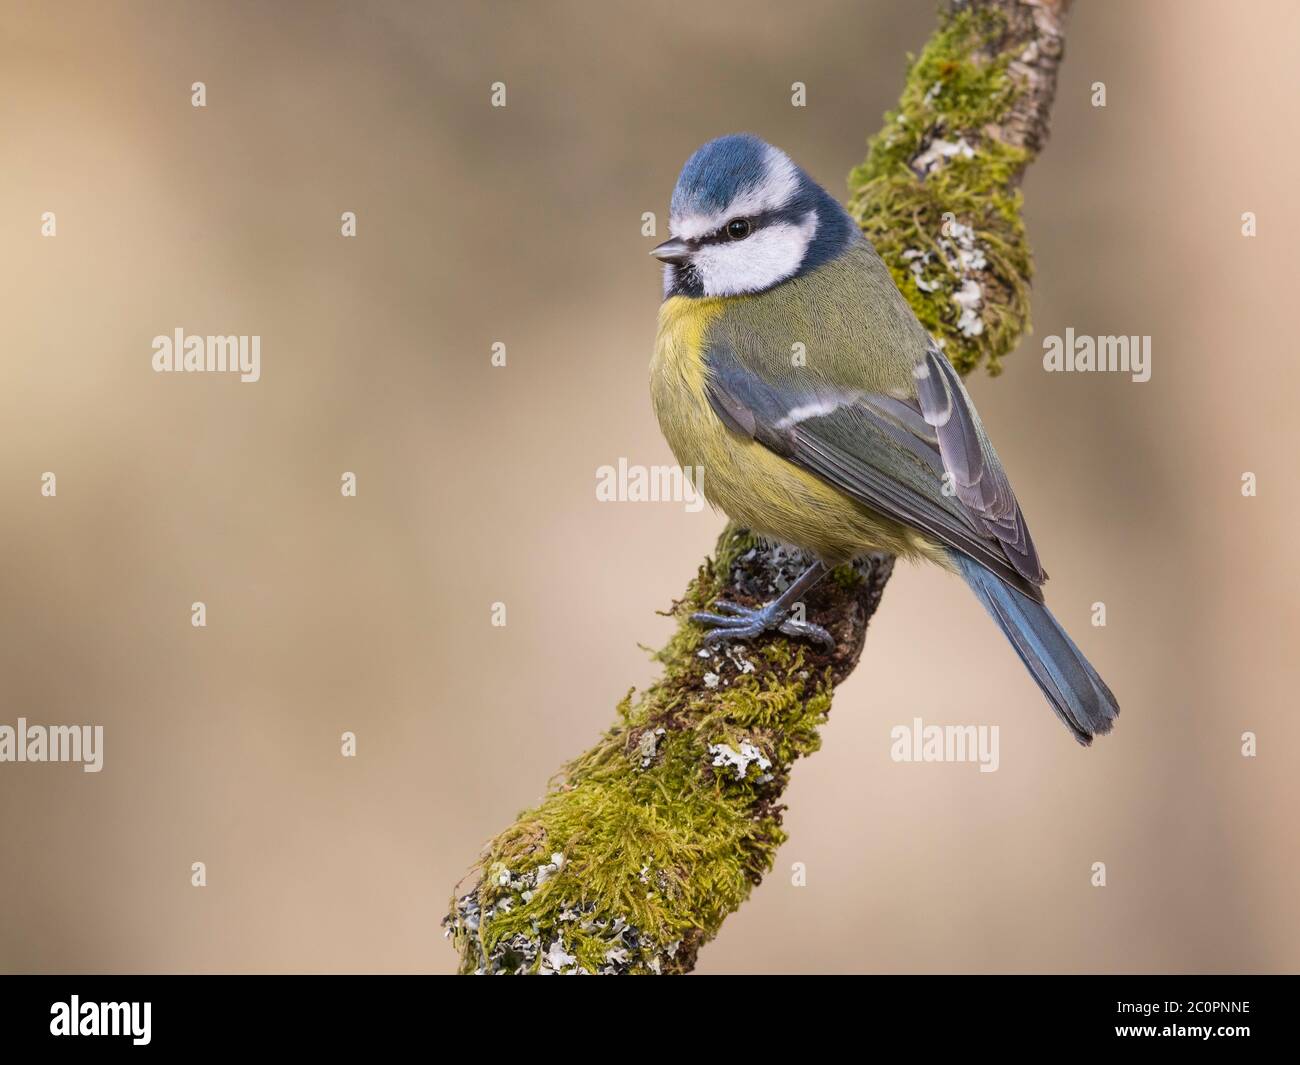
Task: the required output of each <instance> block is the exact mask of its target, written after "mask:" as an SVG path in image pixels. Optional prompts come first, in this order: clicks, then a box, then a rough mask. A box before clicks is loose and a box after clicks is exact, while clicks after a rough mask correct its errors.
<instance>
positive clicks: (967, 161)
mask: <svg viewBox="0 0 1300 1065" xmlns="http://www.w3.org/2000/svg"><path fill="white" fill-rule="evenodd" d="M1004 29H1005V25H1004V21H1003V16H1002V15H1001V14H1000V13H999V12H997V11H995V10H986V9H980V10H978V11H971V10H964V11H961V12H959V13H957V14H954V15H950V16H948V17H947V18H946V20H945V22H944V24H943V25H942V26H941V28H940V29H939V31H938V32H937V33H936V34H935V35H934V36H933V37H932V38H931V39H930V40H929V41H928V42H927V44H926V46H925V48H924V50H923V51H922V52H921V54H920V55H919V56H916V57H913V58H911V66H910V69H909V71H908V75H907V82H906V86H905V88H904V90H903V94H902V96H901V97H900V99H899V102H898V107H897V109H896V110H894V111H890V112H889V113H888V114H886V116H885V128H884V129H883V130H882V131H881V132H880V133H878V134H877V135H876V136H875V137H873V138H872V139H871V141H870V142H869V145H868V154H867V159H866V161H865V162H864V163H863V164H862V165H861V166H859V167H857V168H855V169H854V170H853V172H852V174H850V176H849V193H850V196H849V204H848V206H849V211H850V213H851V214H852V215H853V217H854V218H855V219H856V220H857V222H858V224H859V225H860V226H861V227H862V230H863V232H864V233H865V234H866V235H867V237H868V238H870V240H871V241H872V243H873V244H874V245H875V246H876V250H877V251H879V252H880V254H881V257H882V258H883V259H884V260H885V262H886V263H887V264H888V265H889V268H890V270H891V271H892V272H893V275H894V280H895V281H896V282H897V284H898V286H899V288H900V289H901V290H902V291H903V293H904V295H906V296H907V298H908V300H909V301H910V302H911V304H912V307H913V309H914V310H915V311H916V314H917V317H918V318H919V319H920V320H921V322H922V324H923V325H925V326H926V327H927V328H928V329H929V330H930V332H931V333H932V334H933V335H934V336H935V337H936V338H938V339H939V340H941V341H942V342H943V345H944V350H945V352H946V353H947V355H948V357H949V358H950V359H951V360H952V362H953V365H954V366H956V367H957V369H958V371H960V372H961V373H967V372H969V371H970V370H972V369H974V368H975V367H976V366H979V365H981V364H982V365H984V366H985V367H987V369H988V371H989V372H990V373H991V374H996V373H998V372H999V370H1000V369H1001V360H1002V357H1003V356H1004V355H1006V354H1007V353H1008V352H1010V350H1011V348H1012V347H1013V346H1014V345H1015V343H1016V340H1017V339H1018V338H1019V336H1020V334H1021V333H1022V332H1023V331H1025V330H1026V329H1027V328H1028V322H1029V300H1028V281H1029V278H1030V276H1031V273H1032V269H1033V267H1032V262H1031V260H1030V254H1029V246H1028V243H1027V240H1026V237H1025V230H1024V225H1023V223H1022V221H1021V218H1020V207H1021V197H1020V193H1019V191H1018V189H1017V188H1016V180H1017V178H1018V175H1019V174H1020V172H1021V171H1022V170H1023V169H1024V167H1025V165H1026V164H1027V163H1028V162H1029V153H1028V152H1026V151H1025V150H1024V149H1021V148H1017V147H1013V146H1011V145H1008V144H1004V143H1003V142H1001V141H999V140H997V139H996V138H994V137H991V136H989V135H987V133H986V132H985V130H986V127H988V126H990V124H998V123H1001V122H1003V121H1004V120H1005V119H1006V117H1007V115H1008V114H1009V113H1010V110H1011V108H1012V106H1013V104H1014V103H1015V101H1016V98H1017V96H1018V93H1019V87H1018V86H1017V85H1016V83H1015V82H1014V80H1013V79H1012V78H1011V77H1010V76H1009V75H1008V73H1007V66H1008V63H1009V62H1010V60H1011V59H1012V58H1013V56H1012V55H1011V53H1009V52H1004V53H998V52H997V50H996V48H997V42H998V41H999V40H1000V38H1001V34H1002V32H1003V31H1004ZM940 140H942V141H945V142H947V143H948V144H952V145H955V144H959V143H964V144H965V145H966V147H967V148H968V149H969V150H970V153H971V154H970V155H969V156H967V155H966V154H965V152H957V153H955V154H951V155H948V156H946V157H943V156H942V155H940V156H938V157H936V156H935V153H934V146H935V144H936V142H937V141H940ZM927 153H929V154H928V158H927ZM922 169H924V171H925V172H924V173H921V172H919V170H922ZM946 215H947V216H950V217H951V218H952V219H955V221H956V222H957V223H959V224H960V225H961V226H966V227H969V228H970V229H971V231H972V235H973V242H972V243H973V245H974V247H975V248H976V249H977V250H978V252H979V253H980V254H981V255H982V256H983V258H984V260H985V265H984V266H982V267H980V268H977V269H969V268H966V267H964V266H962V265H961V264H960V263H954V261H953V260H954V256H953V243H954V242H953V241H952V240H949V239H945V238H946V236H950V235H951V230H950V229H949V230H947V231H946V230H945V216H946ZM918 252H919V253H922V254H924V253H929V254H930V258H929V261H928V262H926V264H925V270H924V273H923V279H924V284H925V285H926V286H927V287H928V286H934V287H933V289H932V291H925V290H924V288H923V287H921V286H919V285H918V284H917V275H916V274H915V273H914V272H913V270H912V262H913V261H915V253H918ZM909 254H910V255H911V256H912V257H911V258H908V257H907V256H908V255H909ZM968 279H969V280H974V281H975V282H976V283H977V284H978V285H979V288H980V292H981V295H982V303H981V305H980V307H979V308H978V311H977V314H978V317H979V320H980V323H981V324H982V332H980V333H978V335H971V330H970V329H969V328H967V329H966V330H963V328H962V327H961V326H960V325H959V321H960V314H961V308H960V307H959V306H958V305H957V304H956V303H955V302H954V300H953V296H954V294H955V293H957V292H959V291H960V290H961V289H962V286H963V284H964V283H965V282H966V281H967V280H968Z"/></svg>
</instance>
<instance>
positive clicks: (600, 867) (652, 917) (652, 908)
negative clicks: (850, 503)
mask: <svg viewBox="0 0 1300 1065" xmlns="http://www.w3.org/2000/svg"><path fill="white" fill-rule="evenodd" d="M807 563H808V559H806V558H805V557H804V556H802V555H801V554H799V553H798V552H794V551H791V550H789V549H788V548H782V547H779V546H771V545H767V544H763V543H761V542H760V541H758V540H756V539H755V538H753V537H752V536H750V535H748V534H746V533H744V532H742V531H740V530H738V529H736V528H735V527H734V526H728V527H727V529H726V530H725V531H724V532H723V534H722V537H721V538H720V539H719V541H718V546H717V551H716V553H715V556H714V558H713V559H712V560H710V561H707V562H706V563H705V564H704V566H702V567H701V569H700V572H699V574H698V575H697V577H696V579H695V580H694V581H693V582H691V585H690V587H689V589H688V590H687V594H686V597H685V598H684V599H683V600H682V601H680V602H678V603H675V604H674V605H673V609H672V615H673V616H674V617H675V618H676V619H677V623H678V627H677V631H676V633H675V634H674V635H673V637H672V639H671V640H670V641H669V643H668V645H667V646H666V647H665V648H664V649H663V650H662V651H660V652H659V653H658V655H657V656H656V657H657V658H658V660H659V661H660V662H661V663H662V665H663V675H662V676H661V677H660V679H659V680H658V681H657V682H656V683H655V684H654V685H653V686H651V687H650V688H649V689H648V690H647V691H645V692H643V693H641V694H640V695H639V696H636V697H635V698H634V697H633V693H630V692H629V693H628V695H627V696H626V697H625V698H624V699H623V701H622V702H621V703H620V704H619V707H618V714H619V717H618V721H617V722H616V723H615V724H614V726H613V727H612V728H611V729H610V730H609V731H608V732H607V733H606V734H605V736H604V737H603V739H602V740H601V741H600V743H598V744H597V745H596V746H595V747H593V748H592V749H591V750H590V751H587V752H586V753H585V754H583V755H582V756H581V757H579V758H578V759H576V760H575V761H574V762H572V763H571V764H569V765H568V766H566V767H565V768H564V769H563V770H562V771H561V773H560V774H559V776H558V777H557V778H556V780H555V781H554V782H553V783H552V786H551V789H550V791H549V793H548V794H547V796H546V797H545V798H544V799H543V801H542V803H541V805H540V806H538V807H537V808H536V809H535V810H530V811H528V812H527V813H525V814H523V815H521V817H520V818H519V820H518V821H517V822H516V823H515V825H514V826H513V827H512V828H510V829H509V830H507V831H506V832H504V833H503V834H502V835H500V836H498V837H497V839H495V840H494V841H493V842H492V844H491V845H490V846H489V849H488V851H487V853H486V854H485V856H484V858H483V861H482V863H481V865H480V867H479V870H478V873H477V875H478V883H477V884H476V885H475V886H474V888H473V890H471V891H470V892H469V893H467V894H465V895H463V896H461V897H460V898H459V899H457V900H456V901H455V903H454V911H453V913H452V915H451V916H450V917H449V918H448V920H447V922H446V924H447V927H448V931H449V934H450V935H452V936H453V937H454V938H455V940H456V946H457V949H458V950H459V951H460V954H461V959H462V969H463V971H467V972H483V973H509V972H523V971H532V972H543V973H548V972H553V973H576V972H580V971H581V972H587V973H646V972H650V973H668V972H685V971H688V970H689V969H690V968H691V967H692V966H693V965H694V963H695V957H696V954H697V953H698V951H699V948H700V947H701V945H703V944H704V943H705V942H707V941H708V940H709V939H711V938H712V937H713V936H714V935H715V934H716V933H717V931H718V928H719V927H720V926H721V924H722V921H723V919H724V918H725V917H726V916H727V915H728V914H729V913H731V912H732V911H733V910H735V909H736V908H737V907H738V906H739V905H740V904H741V903H742V902H744V901H745V899H746V898H748V897H749V893H750V890H751V889H752V888H753V886H754V885H755V884H757V883H758V882H759V881H760V880H761V879H762V877H763V875H764V874H765V873H766V872H767V871H768V870H769V869H770V868H771V866H772V861H773V858H774V856H775V854H776V850H777V848H778V847H779V846H780V845H781V844H782V843H783V842H785V838H786V837H785V832H784V831H783V829H782V827H781V815H782V811H783V807H782V806H781V805H780V803H779V799H780V796H781V794H782V792H784V790H785V787H786V784H787V782H788V780H789V775H790V769H791V767H792V766H793V764H794V762H795V760H796V759H798V758H800V757H801V756H803V755H807V754H811V753H812V752H813V751H815V750H817V748H818V746H819V745H820V742H821V741H820V738H819V736H818V731H817V730H818V727H819V726H820V725H821V724H822V723H823V722H824V721H825V719H826V714H827V712H828V711H829V710H830V703H831V691H832V689H833V687H834V685H835V684H836V683H838V681H839V680H840V679H841V678H842V677H843V676H845V675H847V673H848V672H849V671H850V670H851V669H852V668H853V665H854V663H856V661H857V658H858V655H859V654H860V653H861V650H862V639H863V636H864V635H865V633H866V622H867V618H868V617H869V616H870V614H871V612H872V611H873V610H874V609H875V604H876V602H877V601H878V600H879V593H880V589H881V588H882V587H883V584H884V580H885V578H886V577H887V575H888V572H889V568H890V566H891V565H892V560H891V559H889V558H888V557H887V556H875V557H868V558H865V559H862V560H860V561H859V562H858V563H856V564H855V565H853V566H843V567H841V568H840V569H839V570H836V571H835V572H834V574H833V575H832V578H831V579H828V580H826V581H825V582H823V586H822V587H821V588H820V589H818V590H817V591H816V592H814V593H812V594H810V596H809V597H808V601H807V610H808V616H809V618H810V619H811V620H814V621H817V622H820V623H822V624H826V625H827V626H828V627H829V628H830V629H831V632H832V633H833V634H834V635H835V637H836V647H835V648H834V650H831V651H824V650H822V649H820V648H814V647H812V646H810V645H808V644H804V643H800V642H796V641H792V640H789V639H786V638H785V637H778V638H775V639H769V640H763V641H761V642H759V643H757V644H756V645H754V646H749V645H746V644H733V645H726V646H724V647H722V648H719V649H715V650H710V649H707V648H705V647H704V646H703V644H702V638H703V632H702V631H701V630H700V628H699V627H698V626H696V625H694V624H692V623H691V622H690V621H689V620H688V619H689V616H690V614H691V612H692V611H695V610H700V609H704V608H705V607H706V606H708V605H709V604H711V603H712V602H713V601H714V600H715V599H717V598H718V597H719V596H721V595H723V594H725V595H727V596H729V597H734V598H738V599H741V600H743V601H748V602H751V603H759V602H762V601H763V600H765V599H770V598H772V597H773V596H774V595H776V594H779V593H780V592H781V591H782V590H783V589H784V587H785V586H787V585H788V583H789V582H790V581H792V580H793V579H794V578H795V577H796V576H797V575H798V574H799V573H800V572H801V571H802V569H803V568H804V567H805V566H806V565H807Z"/></svg>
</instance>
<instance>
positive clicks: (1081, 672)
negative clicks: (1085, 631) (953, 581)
mask: <svg viewBox="0 0 1300 1065" xmlns="http://www.w3.org/2000/svg"><path fill="white" fill-rule="evenodd" d="M953 560H954V561H955V562H956V564H957V568H958V569H959V570H960V571H961V574H962V576H963V577H965V578H966V583H967V584H969V585H970V586H971V590H972V591H974V593H975V594H976V595H977V596H979V599H980V602H981V603H983V604H984V608H985V609H986V610H987V611H988V612H989V614H991V615H992V617H993V620H994V621H996V622H997V623H998V627H999V628H1000V629H1001V630H1002V631H1003V633H1004V634H1005V635H1006V637H1007V639H1008V640H1010V641H1011V646H1012V647H1014V648H1015V649H1016V654H1018V655H1019V656H1020V660H1021V661H1022V662H1024V664H1025V666H1026V667H1028V669H1029V672H1030V674H1031V675H1032V676H1033V678H1034V680H1035V681H1037V682H1038V686H1039V687H1040V688H1042V690H1043V694H1044V695H1046V696H1047V701H1048V702H1050V703H1051V704H1052V709H1053V710H1055V711H1056V714H1057V716H1058V717H1059V718H1060V719H1061V720H1062V721H1063V722H1065V724H1066V727H1068V728H1069V729H1070V731H1071V732H1073V733H1074V738H1075V739H1077V740H1078V741H1079V742H1080V743H1081V744H1083V745H1084V746H1087V745H1088V744H1090V743H1091V742H1092V737H1093V736H1095V735H1097V734H1100V733H1106V732H1109V731H1110V730H1111V727H1112V725H1113V724H1114V722H1115V718H1116V716H1118V714H1119V703H1118V702H1116V701H1115V696H1114V695H1113V694H1112V692H1111V690H1110V689H1109V688H1108V687H1106V682H1105V681H1103V680H1102V679H1101V677H1099V676H1098V675H1097V671H1096V670H1095V669H1093V668H1092V666H1091V665H1090V664H1089V662H1088V660H1087V659H1086V658H1084V657H1083V652H1081V651H1080V650H1079V648H1077V647H1076V646H1075V645H1074V641H1073V640H1071V639H1070V637H1069V636H1067V635H1066V632H1065V630H1064V629H1063V628H1061V626H1060V624H1059V623H1058V622H1057V620H1056V618H1054V617H1052V614H1051V612H1050V611H1049V610H1048V609H1047V607H1045V606H1044V605H1043V604H1042V603H1038V602H1035V601H1034V600H1032V599H1030V598H1029V597H1028V596H1026V595H1025V594H1024V593H1023V592H1019V591H1017V590H1016V589H1015V588H1012V587H1011V586H1010V585H1008V584H1006V583H1005V582H1004V581H1002V580H1001V579H1000V578H999V577H997V576H996V575H995V574H993V573H992V572H990V571H989V570H987V569H985V568H984V567H983V566H981V565H980V564H979V563H978V562H975V561H973V560H971V559H969V558H966V557H965V556H963V555H958V554H956V553H954V554H953Z"/></svg>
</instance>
